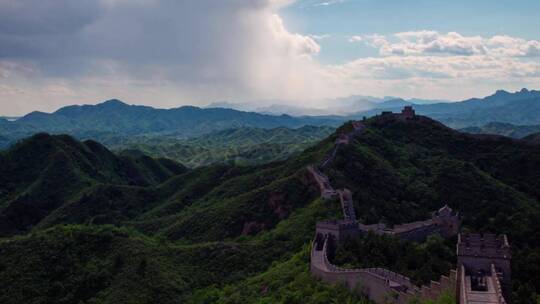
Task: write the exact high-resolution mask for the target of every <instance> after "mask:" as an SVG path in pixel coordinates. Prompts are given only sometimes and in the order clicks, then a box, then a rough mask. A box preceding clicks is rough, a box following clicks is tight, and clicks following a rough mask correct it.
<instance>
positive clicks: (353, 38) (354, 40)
mask: <svg viewBox="0 0 540 304" xmlns="http://www.w3.org/2000/svg"><path fill="white" fill-rule="evenodd" d="M362 40H364V39H363V38H362V36H358V35H355V36H351V37H349V42H359V41H362Z"/></svg>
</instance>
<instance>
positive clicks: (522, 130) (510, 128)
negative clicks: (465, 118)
mask: <svg viewBox="0 0 540 304" xmlns="http://www.w3.org/2000/svg"><path fill="white" fill-rule="evenodd" d="M461 131H463V132H467V133H473V134H494V135H502V136H508V137H513V138H523V137H526V136H529V135H531V134H534V133H539V132H540V125H532V126H520V125H513V124H509V123H502V122H491V123H488V124H486V125H483V126H480V127H468V128H463V129H461Z"/></svg>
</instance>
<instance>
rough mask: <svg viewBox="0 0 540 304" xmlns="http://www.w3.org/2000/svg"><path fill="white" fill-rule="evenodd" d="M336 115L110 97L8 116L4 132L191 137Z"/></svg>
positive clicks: (325, 121)
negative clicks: (157, 104)
mask: <svg viewBox="0 0 540 304" xmlns="http://www.w3.org/2000/svg"><path fill="white" fill-rule="evenodd" d="M339 121H340V120H338V119H335V118H325V117H320V118H315V117H292V116H288V115H280V116H274V115H264V114H259V113H253V112H242V111H236V110H231V109H223V108H211V109H201V108H197V107H192V106H184V107H180V108H174V109H155V108H151V107H147V106H135V105H127V104H125V103H123V102H121V101H119V100H109V101H106V102H104V103H101V104H97V105H84V106H68V107H64V108H61V109H59V110H58V111H56V112H54V113H43V112H32V113H30V114H28V115H26V116H23V117H21V118H19V119H17V120H16V121H13V122H8V121H7V120H4V121H3V122H1V123H0V128H1V129H0V130H1V131H2V134H3V135H4V136H7V135H10V134H11V133H14V134H15V135H17V134H19V133H21V132H26V133H32V132H52V133H69V134H72V135H75V136H81V135H84V134H88V133H99V132H108V133H115V134H120V135H141V134H176V135H177V136H181V137H192V136H197V135H201V134H205V133H209V132H212V131H216V130H224V129H230V128H238V127H258V128H277V127H289V128H298V127H302V126H305V125H336V124H338V123H339Z"/></svg>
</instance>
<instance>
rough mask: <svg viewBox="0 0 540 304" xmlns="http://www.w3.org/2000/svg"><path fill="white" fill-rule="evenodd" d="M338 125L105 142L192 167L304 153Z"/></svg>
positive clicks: (263, 160) (250, 162)
mask: <svg viewBox="0 0 540 304" xmlns="http://www.w3.org/2000/svg"><path fill="white" fill-rule="evenodd" d="M334 130H335V128H333V127H313V126H305V127H301V128H298V129H289V128H283V127H281V128H275V129H260V128H237V129H228V130H223V131H216V132H212V133H209V134H206V135H203V136H200V137H194V138H189V139H178V138H177V137H175V136H145V137H117V136H112V137H104V139H105V141H103V143H104V144H105V145H106V146H107V147H110V148H111V149H113V150H116V151H120V152H121V153H122V154H128V155H129V154H133V153H135V154H137V153H140V152H143V153H145V154H147V155H151V156H157V157H166V158H170V159H173V160H176V161H178V162H180V163H182V164H183V165H186V166H189V167H199V166H203V165H210V164H217V163H228V164H237V165H257V164H263V163H268V162H272V161H277V160H284V159H286V158H287V157H289V156H291V155H293V154H295V153H300V152H301V151H303V150H305V149H306V148H307V147H309V146H311V145H314V144H315V143H317V142H318V141H320V140H321V139H323V138H325V137H327V136H329V135H330V134H331V133H332V132H333V131H334Z"/></svg>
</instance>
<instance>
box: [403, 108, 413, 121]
mask: <svg viewBox="0 0 540 304" xmlns="http://www.w3.org/2000/svg"><path fill="white" fill-rule="evenodd" d="M415 115H416V112H415V111H414V109H413V107H412V106H405V107H404V108H403V110H401V117H402V118H404V119H411V118H413V117H414V116H415Z"/></svg>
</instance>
